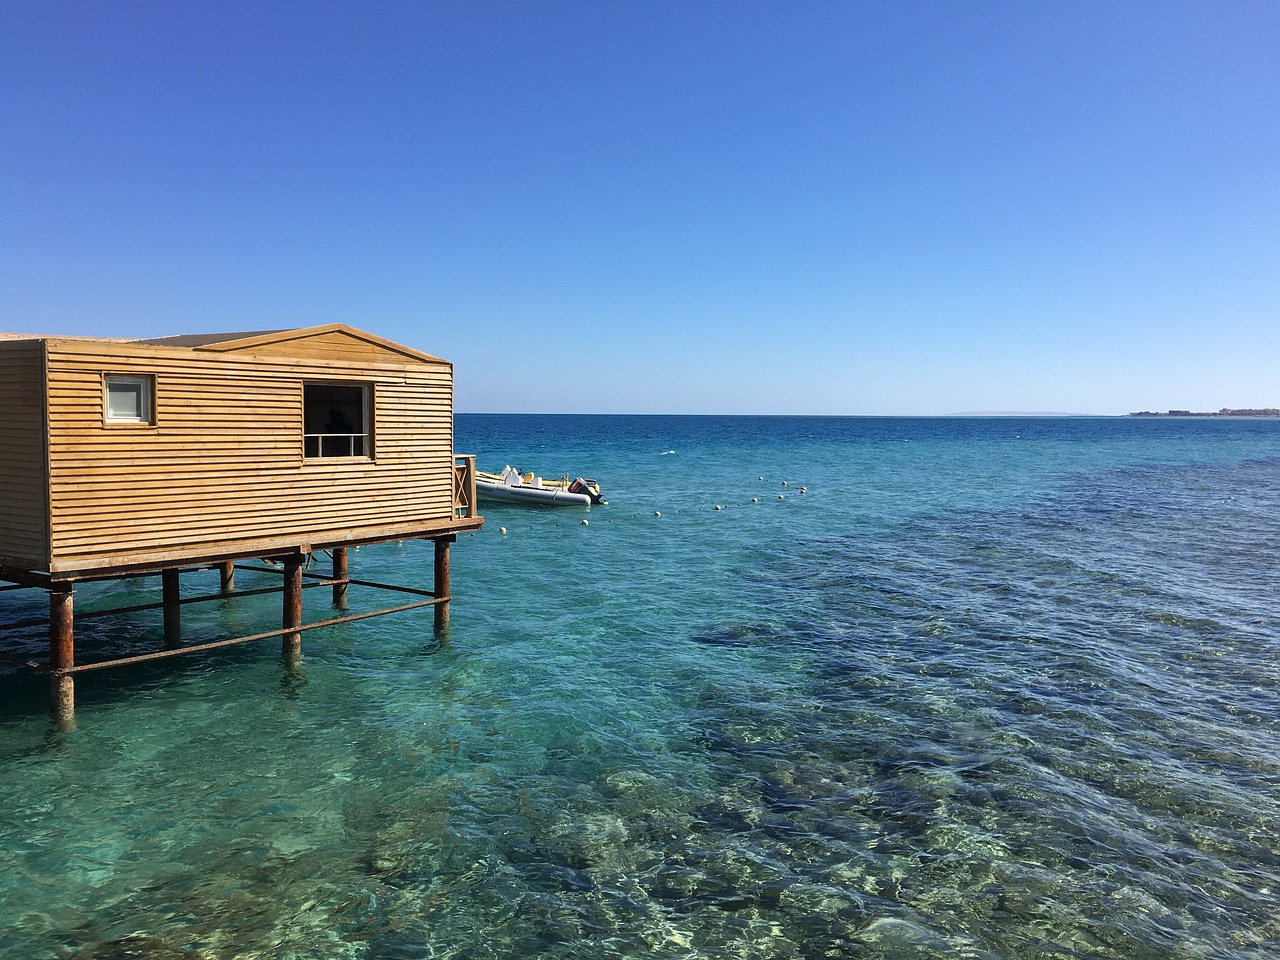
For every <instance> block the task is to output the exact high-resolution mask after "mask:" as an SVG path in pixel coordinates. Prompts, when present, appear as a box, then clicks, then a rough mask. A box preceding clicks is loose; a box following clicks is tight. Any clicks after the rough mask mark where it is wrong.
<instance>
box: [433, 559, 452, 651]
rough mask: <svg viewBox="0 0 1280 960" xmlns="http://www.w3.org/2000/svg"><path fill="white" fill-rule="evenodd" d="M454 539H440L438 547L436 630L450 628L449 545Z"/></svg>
mask: <svg viewBox="0 0 1280 960" xmlns="http://www.w3.org/2000/svg"><path fill="white" fill-rule="evenodd" d="M453 540H454V538H453V537H440V538H439V539H437V540H436V541H434V542H435V545H436V582H435V587H434V592H435V595H436V599H437V600H439V601H440V602H439V603H437V604H436V630H437V631H440V630H444V629H446V628H447V627H448V626H449V544H450V543H452V542H453Z"/></svg>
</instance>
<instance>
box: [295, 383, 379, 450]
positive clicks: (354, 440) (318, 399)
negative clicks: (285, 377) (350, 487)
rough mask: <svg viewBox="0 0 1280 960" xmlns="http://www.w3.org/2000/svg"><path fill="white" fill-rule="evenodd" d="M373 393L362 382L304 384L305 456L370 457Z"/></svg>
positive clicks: (303, 448)
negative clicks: (371, 401) (371, 399)
mask: <svg viewBox="0 0 1280 960" xmlns="http://www.w3.org/2000/svg"><path fill="white" fill-rule="evenodd" d="M370 394H371V391H370V389H369V386H368V384H362V383H360V384H357V383H307V384H304V385H303V388H302V407H303V447H302V451H303V453H302V455H303V456H304V457H306V458H307V459H308V460H310V459H315V458H320V457H346V458H357V457H358V458H363V459H366V460H367V459H370V458H371V457H372V454H373V449H372V443H371V440H372V437H371V435H370V430H369V427H370V424H371V422H372V419H373V418H372V417H371V415H370V414H371V409H370Z"/></svg>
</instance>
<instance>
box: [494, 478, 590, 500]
mask: <svg viewBox="0 0 1280 960" xmlns="http://www.w3.org/2000/svg"><path fill="white" fill-rule="evenodd" d="M476 496H478V497H479V498H480V499H481V500H489V501H492V502H496V503H538V504H544V505H552V506H566V507H567V506H580V507H589V506H591V498H590V497H589V496H587V494H585V493H570V492H569V491H568V490H565V489H562V488H558V487H535V486H532V485H530V484H524V483H522V484H518V485H515V486H512V485H510V484H506V483H494V482H492V481H489V480H482V479H480V478H479V477H477V478H476Z"/></svg>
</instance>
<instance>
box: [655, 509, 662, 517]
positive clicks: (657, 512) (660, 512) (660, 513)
mask: <svg viewBox="0 0 1280 960" xmlns="http://www.w3.org/2000/svg"><path fill="white" fill-rule="evenodd" d="M653 515H654V516H655V517H660V516H662V511H661V510H655V511H653Z"/></svg>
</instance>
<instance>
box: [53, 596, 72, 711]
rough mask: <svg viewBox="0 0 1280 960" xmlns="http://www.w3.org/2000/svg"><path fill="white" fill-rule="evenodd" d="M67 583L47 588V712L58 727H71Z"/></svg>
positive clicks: (70, 631)
mask: <svg viewBox="0 0 1280 960" xmlns="http://www.w3.org/2000/svg"><path fill="white" fill-rule="evenodd" d="M73 595H74V592H73V591H72V589H71V585H70V584H65V583H55V584H54V585H53V588H52V589H51V590H50V591H49V667H50V669H51V670H52V671H53V673H51V674H50V675H49V699H50V708H51V709H50V712H51V713H52V714H53V719H54V722H55V723H56V724H57V725H58V728H59V729H61V730H74V729H75V714H76V682H75V678H74V677H73V676H72V675H71V674H69V673H60V672H59V671H62V670H67V669H69V668H71V667H73V666H75V662H76V641H75V605H74V603H73V601H72V596H73Z"/></svg>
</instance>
